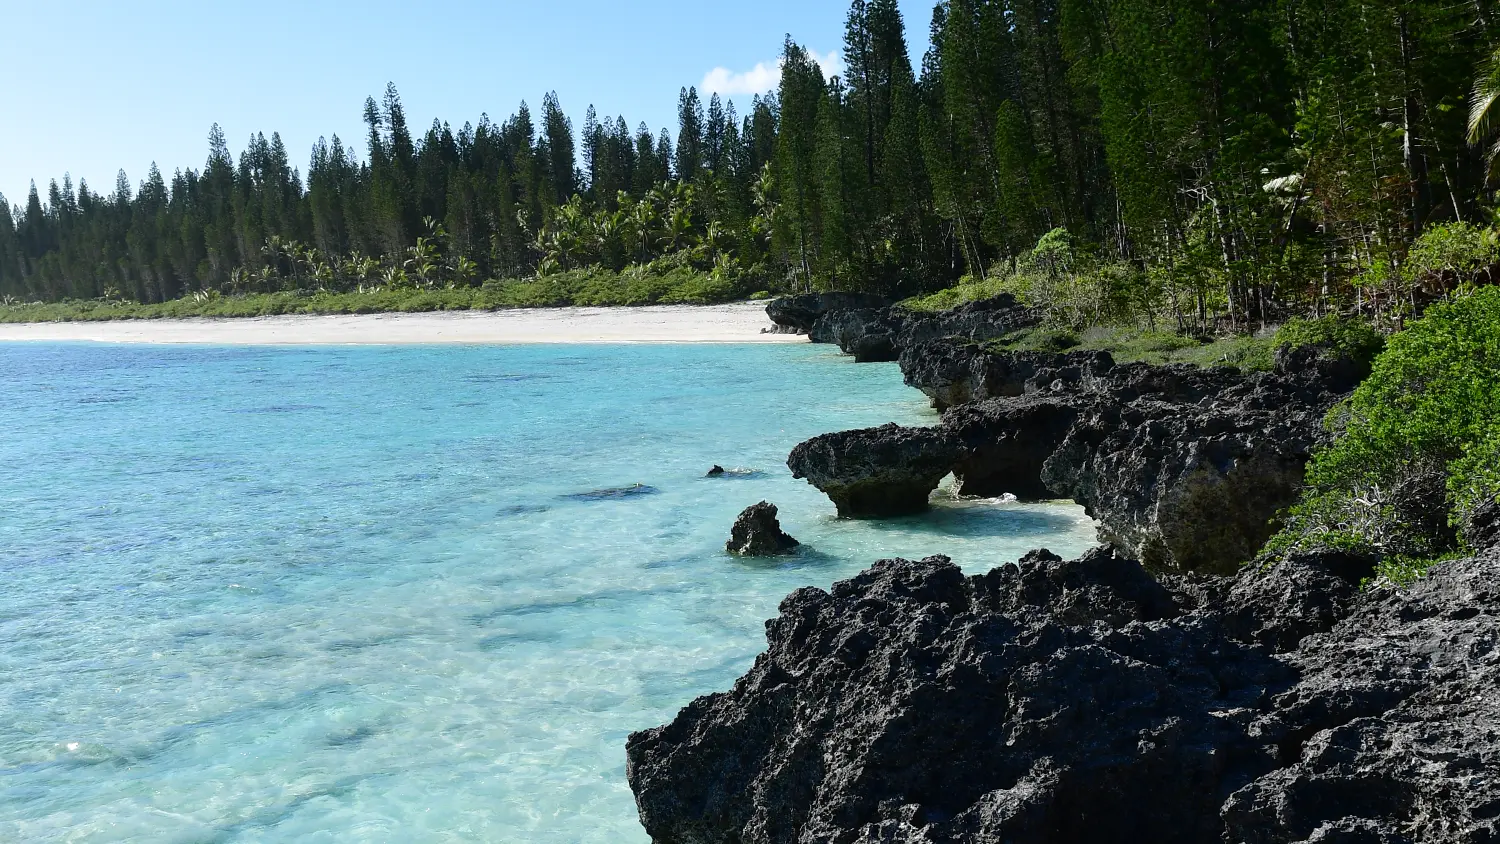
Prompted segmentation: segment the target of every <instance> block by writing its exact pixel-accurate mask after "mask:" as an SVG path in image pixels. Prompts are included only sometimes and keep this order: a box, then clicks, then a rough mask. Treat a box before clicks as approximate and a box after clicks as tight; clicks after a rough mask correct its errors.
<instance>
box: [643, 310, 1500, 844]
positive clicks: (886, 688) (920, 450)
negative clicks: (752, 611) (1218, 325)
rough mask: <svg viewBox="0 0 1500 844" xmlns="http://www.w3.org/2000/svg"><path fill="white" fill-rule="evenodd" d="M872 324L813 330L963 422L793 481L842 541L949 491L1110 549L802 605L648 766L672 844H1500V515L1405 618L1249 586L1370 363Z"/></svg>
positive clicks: (848, 442)
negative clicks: (1270, 363)
mask: <svg viewBox="0 0 1500 844" xmlns="http://www.w3.org/2000/svg"><path fill="white" fill-rule="evenodd" d="M869 310H870V309H861V313H860V314H858V315H855V316H848V315H845V316H840V315H839V314H837V313H833V312H828V313H824V314H822V315H820V316H819V317H818V318H817V320H816V322H815V328H816V324H817V323H821V324H822V325H823V326H824V328H825V329H827V330H828V331H829V332H830V333H829V335H828V336H829V337H831V338H836V340H835V341H836V342H839V343H840V346H841V347H843V346H844V345H846V344H847V345H850V346H855V347H858V346H859V345H860V344H865V346H864V348H865V349H866V355H867V356H874V357H879V356H880V355H883V354H885V353H886V347H885V345H884V344H885V343H887V342H889V345H890V349H892V350H894V352H895V354H896V355H897V357H898V358H899V359H900V362H901V368H902V372H903V376H904V377H905V379H906V382H907V383H908V384H909V385H911V386H913V387H916V388H918V389H920V390H922V391H923V392H924V393H925V394H927V395H928V396H929V397H930V398H931V399H932V401H933V404H934V406H935V407H937V408H938V409H939V410H941V411H943V416H942V421H941V423H940V424H937V425H934V426H930V427H902V426H897V425H887V426H882V427H880V428H871V429H864V430H859V431H846V432H840V433H835V434H827V435H824V436H822V437H816V438H814V439H812V440H809V441H808V442H805V443H803V444H801V445H799V446H798V447H797V448H796V449H795V450H794V451H793V452H792V455H791V456H790V458H789V460H788V465H789V466H791V468H792V469H793V471H794V474H796V476H797V477H799V478H806V479H807V480H809V481H810V482H812V483H814V484H815V485H817V486H818V487H819V488H820V489H823V490H824V491H825V492H827V493H828V495H829V497H830V498H831V499H833V500H834V501H835V503H836V504H837V506H838V509H839V512H840V514H841V515H844V516H869V517H878V516H884V515H895V514H902V513H910V512H916V511H919V510H920V509H923V508H925V507H926V506H927V497H928V495H929V494H930V492H931V491H932V489H933V488H934V487H935V486H936V485H937V484H938V483H939V481H940V480H941V479H942V477H943V476H944V475H945V474H946V473H947V472H948V471H951V472H953V474H954V476H955V478H956V480H957V483H958V490H959V491H960V492H962V493H973V494H983V495H993V494H996V493H998V492H1001V491H1005V492H1014V493H1017V494H1019V495H1022V496H1023V497H1030V498H1043V497H1067V498H1072V499H1074V500H1075V501H1078V502H1079V503H1081V504H1083V505H1084V506H1085V507H1086V508H1088V510H1089V512H1090V513H1091V514H1092V515H1093V516H1094V517H1095V519H1096V520H1098V522H1099V524H1100V538H1101V540H1102V541H1103V542H1104V545H1102V546H1101V547H1099V548H1096V549H1094V550H1093V551H1090V552H1088V553H1086V554H1084V555H1083V556H1082V557H1080V558H1079V559H1076V560H1071V561H1065V560H1062V559H1061V558H1059V557H1057V556H1056V555H1053V554H1051V553H1049V552H1047V551H1034V552H1032V553H1030V554H1028V555H1026V556H1025V557H1024V558H1022V559H1021V560H1020V561H1019V562H1018V563H1017V564H1015V565H1011V566H1004V567H1001V568H997V569H994V570H992V571H990V572H988V573H985V574H977V575H968V576H966V575H965V574H964V573H963V572H962V571H961V570H960V569H959V568H958V567H957V566H955V565H953V563H952V562H951V561H949V560H948V559H946V558H943V557H932V558H928V559H926V560H921V561H918V562H912V561H907V560H883V561H881V562H878V563H876V564H875V565H874V566H873V567H872V568H870V569H869V570H867V571H865V572H863V573H861V574H859V575H857V576H856V577H854V578H852V579H850V580H846V581H843V582H841V583H836V584H834V585H833V587H832V588H831V589H829V590H828V591H824V590H821V589H815V588H804V589H799V590H797V591H796V592H794V593H792V594H791V595H790V596H788V597H787V598H786V599H785V600H784V601H783V602H782V604H781V607H780V614H779V616H778V617H777V618H775V619H773V620H771V621H769V622H767V623H766V638H767V643H768V649H767V650H766V652H765V653H763V654H762V655H761V656H760V657H758V658H757V660H756V662H755V664H754V666H753V667H752V668H751V669H750V671H749V672H748V673H747V674H746V675H745V676H744V677H742V678H741V679H740V680H739V681H738V682H737V683H735V685H734V688H733V689H732V690H730V691H728V692H723V693H719V694H713V695H708V696H706V697H702V698H699V699H698V700H696V701H694V702H693V703H691V704H690V705H689V706H687V707H686V708H684V709H683V710H682V711H681V712H680V713H679V714H678V716H677V717H676V718H675V719H674V720H673V721H672V722H671V723H669V724H667V725H665V726H662V727H658V728H655V729H650V730H645V731H642V732H638V733H635V734H633V735H631V736H630V738H629V741H628V743H627V776H628V778H629V780H630V785H631V788H632V789H633V790H634V792H635V795H636V803H637V807H638V808H639V810H640V817H641V822H642V824H643V825H644V826H645V828H646V830H647V831H648V832H649V833H650V835H651V836H652V839H653V841H654V842H656V844H811V842H820V844H821V842H830V844H1002V843H1003V844H1094V843H1095V842H1121V843H1122V844H1124V842H1142V841H1150V842H1154V843H1155V844H1198V842H1226V844H1293V842H1295V844H1315V843H1316V844H1460V843H1462V844H1500V774H1497V773H1496V772H1497V771H1500V504H1489V505H1486V506H1482V507H1479V508H1477V509H1476V510H1474V511H1473V512H1472V513H1470V514H1468V515H1467V516H1466V518H1465V523H1464V524H1463V525H1462V526H1460V527H1461V530H1462V534H1463V536H1464V537H1465V539H1466V540H1467V541H1468V543H1469V544H1470V546H1471V547H1472V548H1474V549H1476V550H1475V552H1474V555H1473V556H1471V557H1469V558H1466V559H1461V560H1454V561H1449V562H1446V563H1442V564H1439V565H1437V566H1435V567H1434V568H1433V569H1431V571H1430V572H1429V573H1428V575H1427V576H1426V577H1425V578H1424V579H1422V580H1420V581H1417V582H1416V583H1414V584H1411V585H1409V586H1407V587H1403V588H1397V587H1394V586H1391V585H1376V586H1373V587H1367V586H1366V585H1365V584H1366V583H1367V582H1368V580H1367V579H1368V578H1369V577H1370V576H1371V575H1372V573H1373V562H1372V561H1371V560H1370V559H1367V558H1362V557H1355V556H1352V555H1347V554H1343V553H1339V552H1335V551H1325V552H1319V553H1299V554H1294V555H1291V556H1282V557H1275V556H1267V555H1265V552H1261V555H1260V556H1257V552H1258V551H1260V549H1261V547H1262V545H1263V543H1264V540H1265V538H1266V537H1268V536H1269V535H1270V531H1271V525H1270V520H1271V518H1272V517H1273V516H1274V515H1275V513H1276V512H1277V511H1278V510H1279V509H1280V508H1282V507H1284V506H1286V505H1288V504H1290V503H1292V502H1293V501H1294V500H1295V499H1296V496H1297V494H1298V490H1299V488H1300V486H1301V484H1302V476H1303V470H1304V467H1305V464H1306V462H1307V460H1308V457H1309V454H1310V453H1311V450H1312V449H1313V448H1314V447H1315V446H1316V445H1318V444H1319V443H1320V442H1322V441H1323V440H1324V438H1325V437H1327V436H1328V434H1327V432H1326V431H1325V429H1324V428H1323V425H1322V421H1323V418H1324V416H1325V414H1326V413H1327V411H1328V410H1329V409H1330V408H1332V407H1333V406H1334V405H1335V403H1336V402H1337V401H1338V400H1339V399H1340V398H1341V397H1343V396H1344V395H1347V394H1348V392H1349V391H1350V390H1352V389H1353V388H1354V387H1355V386H1356V385H1357V384H1358V382H1359V381H1360V380H1361V379H1362V378H1364V377H1365V376H1366V375H1367V374H1368V368H1367V365H1365V364H1361V363H1358V362H1356V361H1352V360H1349V359H1345V358H1342V357H1340V356H1339V355H1337V354H1336V353H1334V352H1333V351H1332V350H1330V349H1326V348H1322V349H1320V348H1302V349H1282V350H1281V351H1279V352H1278V353H1277V356H1276V364H1275V368H1274V370H1273V371H1271V372H1267V373H1257V374H1245V373H1240V372H1237V371H1234V370H1231V369H1210V370H1203V369H1196V368H1192V367H1185V366H1166V367H1161V366H1146V365H1141V364H1117V363H1116V362H1115V361H1114V360H1113V359H1112V358H1111V357H1110V356H1109V355H1107V354H1103V353H1098V352H1080V353H1074V354H1068V355H1048V354H1033V353H1005V352H996V351H993V350H989V349H986V348H984V347H982V346H981V345H978V344H975V343H972V342H968V341H965V340H962V339H954V338H951V337H949V336H947V335H944V336H938V337H928V338H924V339H921V340H908V341H903V340H902V339H901V338H902V336H903V332H905V331H907V330H908V329H909V328H910V326H909V325H908V324H906V323H903V324H902V325H901V326H900V327H899V328H894V327H893V326H891V325H890V324H888V323H884V322H881V320H882V319H885V317H882V316H880V314H881V313H882V312H880V311H872V312H871V313H874V314H875V316H871V314H870V313H865V312H864V311H869ZM841 320H842V321H841ZM881 337H892V338H894V339H890V340H889V341H887V340H883V339H878V338H881ZM872 338H875V339H872ZM1252 558H1254V562H1253V563H1251V564H1250V565H1241V564H1242V563H1245V562H1246V561H1250V560H1252ZM1204 575H1222V576H1220V577H1209V576H1204Z"/></svg>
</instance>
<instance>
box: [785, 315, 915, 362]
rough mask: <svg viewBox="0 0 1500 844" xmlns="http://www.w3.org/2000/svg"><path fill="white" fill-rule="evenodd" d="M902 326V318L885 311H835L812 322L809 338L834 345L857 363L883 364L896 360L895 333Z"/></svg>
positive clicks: (816, 341) (815, 341)
mask: <svg viewBox="0 0 1500 844" xmlns="http://www.w3.org/2000/svg"><path fill="white" fill-rule="evenodd" d="M901 326H902V320H901V317H900V316H898V315H893V312H892V311H891V310H890V309H888V308H881V309H879V310H876V309H873V308H861V309H857V310H835V311H828V312H827V313H825V314H823V316H821V317H819V318H818V321H817V322H815V323H813V327H812V331H811V332H809V334H808V339H809V340H811V341H813V342H814V343H833V344H836V345H837V346H838V347H839V351H841V352H843V353H844V354H846V355H853V356H854V360H855V361H856V362H858V363H882V362H885V361H893V360H895V359H896V358H897V356H898V353H897V349H896V334H897V333H898V332H899V331H900V330H901Z"/></svg>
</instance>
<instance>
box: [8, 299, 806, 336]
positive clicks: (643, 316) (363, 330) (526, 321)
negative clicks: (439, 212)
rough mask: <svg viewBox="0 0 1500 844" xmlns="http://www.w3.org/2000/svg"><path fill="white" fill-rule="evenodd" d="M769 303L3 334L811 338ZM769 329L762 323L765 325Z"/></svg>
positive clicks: (48, 328)
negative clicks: (780, 326) (778, 327)
mask: <svg viewBox="0 0 1500 844" xmlns="http://www.w3.org/2000/svg"><path fill="white" fill-rule="evenodd" d="M772 327H773V324H772V322H771V320H770V318H769V317H767V316H766V310H765V303H764V302H736V303H732V304H727V305H649V306H643V307H568V308H519V309H515V310H503V311H433V312H425V313H378V314H326V315H325V314H311V315H286V316H268V317H229V318H190V319H140V320H108V321H100V322H26V323H4V324H0V343H15V342H23V343H24V342H33V343H35V342H41V343H49V342H52V343H55V342H92V343H141V344H162V345H174V344H190V345H191V344H201V345H243V346H324V345H328V346H409V345H411V346H415V345H539V344H552V343H580V344H581V343H599V344H629V343H662V344H675V343H805V342H807V338H806V337H802V336H799V335H796V334H775V333H770V332H769V329H771V328H772ZM763 329H765V330H766V331H765V332H764V333H763Z"/></svg>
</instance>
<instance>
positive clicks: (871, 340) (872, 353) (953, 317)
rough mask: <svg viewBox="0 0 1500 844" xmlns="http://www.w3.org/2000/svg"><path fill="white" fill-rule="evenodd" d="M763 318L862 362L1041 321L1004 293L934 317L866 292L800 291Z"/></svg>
mask: <svg viewBox="0 0 1500 844" xmlns="http://www.w3.org/2000/svg"><path fill="white" fill-rule="evenodd" d="M766 315H767V316H769V317H770V318H771V321H772V322H774V323H775V324H776V325H777V327H778V328H779V329H781V330H785V331H795V332H797V333H800V334H806V335H808V338H809V339H810V340H812V342H814V343H832V344H834V345H837V346H838V347H839V349H840V350H841V351H843V352H844V354H847V355H853V356H854V359H855V360H856V361H859V362H861V363H872V362H881V361H893V360H896V359H897V358H898V357H899V356H900V355H901V354H902V352H903V351H905V350H907V349H911V348H914V347H916V346H918V345H921V344H923V343H926V342H929V341H932V340H936V339H939V338H942V337H961V338H964V339H967V340H993V339H996V338H999V337H1003V336H1005V335H1006V334H1010V333H1011V332H1013V331H1017V330H1019V329H1022V328H1027V327H1030V326H1033V325H1036V324H1037V322H1038V321H1039V320H1040V315H1039V314H1038V313H1037V312H1036V311H1035V310H1033V309H1031V308H1028V307H1025V306H1023V305H1021V304H1020V303H1019V302H1017V301H1016V299H1015V298H1014V297H1012V296H1010V295H1009V294H1002V295H1000V296H996V297H994V298H991V299H984V300H981V301H978V302H967V303H965V304H962V305H959V306H958V307H955V308H951V309H949V310H946V311H941V312H938V313H916V312H912V311H908V310H905V309H903V308H898V307H890V306H889V302H888V301H887V300H886V299H884V298H882V297H879V296H873V295H870V294H866V293H804V294H801V295H798V296H787V297H784V298H781V299H776V300H774V301H772V302H771V303H770V304H769V305H767V306H766Z"/></svg>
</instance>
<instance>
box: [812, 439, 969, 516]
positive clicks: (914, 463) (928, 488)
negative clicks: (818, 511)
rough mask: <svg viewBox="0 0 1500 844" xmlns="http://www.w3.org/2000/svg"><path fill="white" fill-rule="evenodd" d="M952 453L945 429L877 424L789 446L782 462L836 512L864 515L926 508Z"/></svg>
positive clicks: (954, 451)
mask: <svg viewBox="0 0 1500 844" xmlns="http://www.w3.org/2000/svg"><path fill="white" fill-rule="evenodd" d="M958 454H959V447H958V443H957V442H956V441H955V440H954V439H953V438H952V437H951V436H950V435H949V434H948V433H947V432H946V431H942V430H940V429H937V428H903V427H901V426H900V425H882V426H881V427H879V428H865V429H862V430H858V431H841V432H839V433H836V434H824V435H823V436H820V437H814V438H812V439H810V440H808V441H807V442H804V443H802V444H801V445H799V446H797V447H796V448H795V449H793V450H792V453H791V456H789V457H788V458H787V461H786V464H787V466H788V467H789V468H790V469H791V470H792V477H794V478H799V479H806V480H807V482H808V483H810V484H812V485H813V486H815V487H817V488H818V489H820V490H822V491H823V492H824V493H825V494H827V496H828V497H829V498H830V499H832V500H833V503H834V504H835V505H836V506H837V507H838V511H839V515H840V516H842V517H844V518H852V519H867V518H884V517H888V516H904V515H909V514H912V513H920V512H922V511H923V510H926V509H927V506H928V504H927V498H928V496H929V495H931V493H932V491H933V490H934V489H937V485H938V482H939V481H941V480H942V479H943V477H944V476H946V475H947V474H948V473H949V471H951V470H952V468H953V464H954V461H955V460H956V459H957V457H958Z"/></svg>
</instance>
